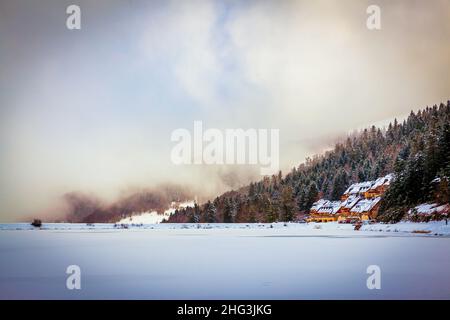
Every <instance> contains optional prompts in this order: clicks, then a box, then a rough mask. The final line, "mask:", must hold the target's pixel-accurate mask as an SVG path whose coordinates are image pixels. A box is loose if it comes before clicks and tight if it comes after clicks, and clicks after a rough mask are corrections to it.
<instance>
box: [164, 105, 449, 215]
mask: <svg viewBox="0 0 450 320" xmlns="http://www.w3.org/2000/svg"><path fill="white" fill-rule="evenodd" d="M392 172H393V173H395V177H396V179H395V181H394V183H393V184H392V186H391V188H390V189H389V190H388V192H387V193H386V195H385V197H384V199H383V202H382V205H381V208H380V213H379V219H380V220H385V221H398V220H400V219H401V218H402V217H403V216H404V214H405V213H406V212H407V210H408V209H409V208H411V207H412V206H413V205H415V204H418V203H422V202H427V201H435V202H438V203H448V201H449V190H448V179H447V177H449V176H450V101H447V104H446V105H445V104H443V103H441V104H440V105H439V106H437V105H435V106H433V107H431V108H429V107H427V108H425V109H424V110H420V111H418V112H417V113H414V112H411V113H410V115H409V116H408V118H407V119H406V120H404V121H403V122H401V123H398V121H397V120H395V121H393V123H390V124H389V126H388V127H387V128H376V127H375V126H372V127H371V128H367V129H364V130H362V131H361V132H359V133H357V134H354V135H351V136H349V137H347V139H346V140H345V141H343V142H341V143H338V144H336V146H335V147H334V149H333V150H332V151H329V152H326V153H325V154H323V155H318V156H315V157H313V158H312V159H309V158H308V159H306V161H305V162H304V163H302V164H300V165H299V166H298V167H297V168H293V169H292V170H291V172H289V173H288V174H286V175H285V176H283V175H282V173H281V172H279V174H278V175H274V176H272V177H265V178H263V179H262V180H261V181H258V182H254V183H251V184H250V185H249V186H247V187H244V188H241V189H239V190H236V191H231V192H227V193H225V194H223V195H221V196H219V197H217V198H216V199H215V200H214V201H209V202H207V203H206V204H203V205H201V206H196V207H195V208H187V209H184V210H180V211H177V212H176V213H175V214H174V215H172V216H171V217H170V219H169V222H273V221H292V220H295V219H296V218H297V217H298V215H301V214H305V213H307V212H308V211H309V209H310V207H311V205H312V203H313V202H314V201H316V200H317V199H318V198H320V197H324V198H327V199H331V200H337V199H339V197H340V195H341V194H342V193H343V192H344V191H345V189H346V188H347V187H348V186H349V185H350V184H351V183H354V182H360V181H366V180H373V179H376V178H378V177H380V176H383V175H386V174H388V173H392Z"/></svg>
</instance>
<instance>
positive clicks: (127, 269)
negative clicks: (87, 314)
mask: <svg viewBox="0 0 450 320" xmlns="http://www.w3.org/2000/svg"><path fill="white" fill-rule="evenodd" d="M397 226H399V225H394V227H392V229H391V230H390V232H386V231H387V230H388V229H389V228H386V227H384V230H385V231H382V232H380V231H354V230H352V226H351V225H337V224H326V225H321V224H316V225H311V224H308V225H301V224H289V225H287V226H285V225H283V224H274V225H272V227H271V225H263V224H257V225H256V224H255V225H210V226H202V227H201V228H197V225H172V224H163V225H156V226H150V225H148V226H144V227H136V228H130V229H116V228H114V227H113V226H112V225H95V226H86V225H70V224H65V225H64V224H61V225H57V224H55V225H44V228H43V230H32V229H31V228H29V227H28V226H27V225H24V224H22V225H19V224H18V225H0V257H1V258H0V298H1V299H13V298H19V299H22V298H32V299H54V298H56V299H80V298H81V299H116V298H117V299H381V298H384V299H430V298H434V299H450V272H449V270H450V238H449V236H448V235H445V232H444V235H441V236H433V235H431V234H412V233H407V232H394V231H396V230H397V229H398V230H397V231H401V230H402V227H401V226H400V227H397ZM367 227H372V228H374V229H377V228H378V227H375V226H367ZM435 227H436V228H438V229H439V228H441V229H442V230H448V229H447V228H448V227H447V226H442V225H439V226H437V225H436V226H435ZM395 228H397V229H395ZM403 228H404V229H408V228H409V229H410V231H412V230H413V229H414V230H415V229H417V226H410V225H406V224H405V225H404V226H403ZM433 228H434V227H433ZM433 228H432V230H434V229H433ZM16 229H18V230H16ZM380 230H381V227H380ZM69 265H78V266H79V267H80V268H81V290H68V289H67V288H66V279H67V277H68V275H67V274H66V268H67V266H69ZM369 265H378V266H379V267H380V268H381V289H380V290H376V289H374V290H369V289H368V288H367V286H366V281H367V278H368V276H369V275H368V274H367V273H366V269H367V267H368V266H369Z"/></svg>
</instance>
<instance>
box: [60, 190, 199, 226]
mask: <svg viewBox="0 0 450 320" xmlns="http://www.w3.org/2000/svg"><path fill="white" fill-rule="evenodd" d="M193 197H194V195H193V194H192V192H191V191H189V190H188V189H187V188H186V187H181V186H176V185H159V186H158V187H155V188H153V189H146V190H141V191H138V192H134V193H131V194H129V195H127V196H123V197H122V198H120V199H119V200H117V201H115V202H113V203H108V204H106V203H103V202H102V201H101V200H99V199H97V198H96V197H94V196H91V195H86V194H82V193H77V192H71V193H67V194H66V195H65V196H64V200H65V202H66V204H67V206H68V208H69V212H68V213H67V215H66V218H65V221H68V222H86V223H90V222H92V223H94V222H97V223H98V222H117V221H119V220H120V219H123V218H126V217H130V216H131V215H132V214H136V213H142V212H147V211H157V212H158V213H161V214H162V213H163V212H164V211H165V210H167V209H168V208H169V207H170V204H171V202H172V201H185V200H188V199H192V198H193Z"/></svg>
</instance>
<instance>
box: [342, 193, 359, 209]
mask: <svg viewBox="0 0 450 320" xmlns="http://www.w3.org/2000/svg"><path fill="white" fill-rule="evenodd" d="M361 199H362V198H361V197H360V196H358V195H356V194H352V195H350V196H349V197H348V198H347V199H345V200H344V201H342V207H344V208H347V209H351V208H353V206H354V205H355V204H357V203H358V201H359V200H361Z"/></svg>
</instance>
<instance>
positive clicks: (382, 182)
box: [370, 173, 394, 189]
mask: <svg viewBox="0 0 450 320" xmlns="http://www.w3.org/2000/svg"><path fill="white" fill-rule="evenodd" d="M393 179H394V175H393V174H392V173H390V174H388V175H385V176H384V177H381V178H378V179H377V180H375V181H374V183H373V184H372V186H371V188H370V189H376V188H378V187H381V186H388V185H390V184H391V182H392V180H393Z"/></svg>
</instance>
